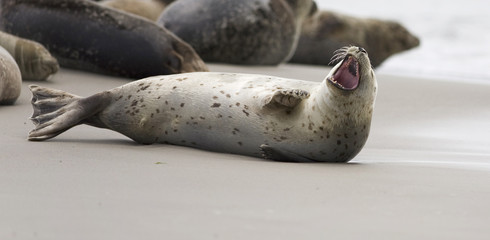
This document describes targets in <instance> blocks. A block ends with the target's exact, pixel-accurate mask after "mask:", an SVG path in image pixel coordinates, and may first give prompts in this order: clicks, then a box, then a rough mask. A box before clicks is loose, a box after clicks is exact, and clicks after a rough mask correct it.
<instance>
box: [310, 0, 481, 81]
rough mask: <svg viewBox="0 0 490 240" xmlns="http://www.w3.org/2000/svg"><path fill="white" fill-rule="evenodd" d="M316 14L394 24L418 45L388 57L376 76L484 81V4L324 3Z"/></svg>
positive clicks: (469, 0)
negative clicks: (417, 40)
mask: <svg viewBox="0 0 490 240" xmlns="http://www.w3.org/2000/svg"><path fill="white" fill-rule="evenodd" d="M316 2H317V4H318V5H319V8H320V9H325V10H334V11H337V12H340V13H345V14H349V15H353V16H357V17H374V18H380V19H386V20H395V21H398V22H400V23H402V24H404V26H405V27H407V28H408V29H409V30H410V31H411V32H412V33H414V34H415V35H417V36H418V37H419V38H420V39H421V45H420V46H419V47H418V48H415V49H413V50H410V51H406V52H404V53H401V54H398V55H395V56H392V57H391V58H389V59H388V60H387V61H385V62H384V63H383V64H382V65H381V66H380V67H378V69H377V71H378V72H379V73H386V74H391V75H402V76H403V75H404V76H415V77H428V78H439V79H451V80H463V81H475V80H485V81H488V82H490V71H489V68H490V10H489V9H490V1H488V0H466V1H463V0H452V1H440V0H439V1H438V0H423V1H422V0H413V1H405V2H399V1H396V2H395V1H387V0H371V1H359V0H353V1H335V2H334V1H328V0H316Z"/></svg>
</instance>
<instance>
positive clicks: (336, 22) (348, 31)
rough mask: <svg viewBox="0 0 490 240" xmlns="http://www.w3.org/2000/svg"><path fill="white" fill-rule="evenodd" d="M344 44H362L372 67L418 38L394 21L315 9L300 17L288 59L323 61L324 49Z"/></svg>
mask: <svg viewBox="0 0 490 240" xmlns="http://www.w3.org/2000/svg"><path fill="white" fill-rule="evenodd" d="M348 44H355V45H357V46H362V47H364V48H365V49H366V50H367V51H368V52H369V57H370V59H371V64H372V65H373V67H376V66H379V65H380V64H381V63H382V62H383V61H384V60H386V59H387V58H388V57H390V56H391V55H393V54H395V53H398V52H401V51H405V50H408V49H411V48H414V47H416V46H418V45H419V39H418V38H417V37H415V36H413V35H412V34H411V33H410V32H408V30H407V29H406V28H404V27H403V26H402V25H400V24H399V23H396V22H392V21H383V20H377V19H362V18H355V17H350V16H346V15H342V14H338V13H334V12H329V11H319V12H317V13H316V14H315V15H313V16H312V17H311V18H308V19H306V20H305V21H304V23H303V28H302V31H301V37H300V40H299V43H298V47H297V48H296V52H295V53H294V56H293V58H292V59H291V61H290V62H294V63H305V64H319V65H327V64H328V63H329V62H328V58H325V53H330V52H332V51H334V50H335V49H338V48H339V47H342V46H345V45H348Z"/></svg>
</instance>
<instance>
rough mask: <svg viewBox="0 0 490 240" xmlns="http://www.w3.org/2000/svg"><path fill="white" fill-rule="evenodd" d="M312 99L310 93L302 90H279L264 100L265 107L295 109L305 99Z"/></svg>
mask: <svg viewBox="0 0 490 240" xmlns="http://www.w3.org/2000/svg"><path fill="white" fill-rule="evenodd" d="M308 97H310V93H309V92H307V91H305V90H301V89H287V90H279V91H276V92H275V93H274V94H272V95H270V96H267V97H265V98H264V100H263V107H277V106H283V107H289V108H294V107H296V105H298V104H299V103H300V102H301V101H302V100H303V99H307V98H308Z"/></svg>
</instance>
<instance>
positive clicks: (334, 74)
mask: <svg viewBox="0 0 490 240" xmlns="http://www.w3.org/2000/svg"><path fill="white" fill-rule="evenodd" d="M337 61H340V62H339V63H337V65H335V66H334V67H333V69H332V71H330V73H329V75H328V76H327V79H326V84H327V85H328V88H329V90H330V92H333V94H335V95H343V96H350V95H371V96H375V94H376V77H375V76H374V71H373V69H372V67H371V62H370V61H369V57H368V54H367V52H366V50H365V49H364V48H362V47H355V46H349V47H343V48H341V49H339V50H337V51H335V55H334V56H333V58H332V61H331V62H337ZM373 101H374V99H373Z"/></svg>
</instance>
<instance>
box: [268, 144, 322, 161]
mask: <svg viewBox="0 0 490 240" xmlns="http://www.w3.org/2000/svg"><path fill="white" fill-rule="evenodd" d="M260 151H261V152H262V157H263V158H265V159H268V160H274V161H281V162H315V160H313V159H309V158H307V157H303V156H300V155H298V154H295V153H292V152H289V151H285V150H281V149H278V148H273V147H271V146H269V145H267V144H262V145H260Z"/></svg>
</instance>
